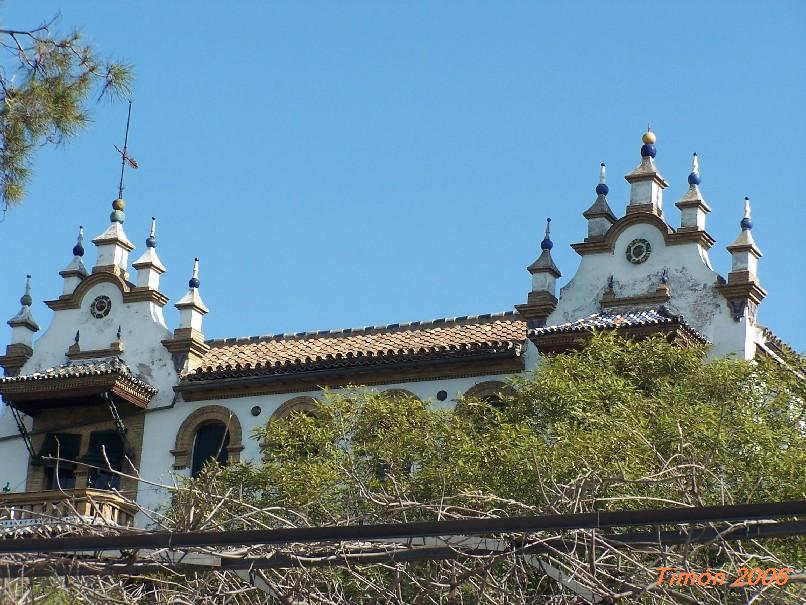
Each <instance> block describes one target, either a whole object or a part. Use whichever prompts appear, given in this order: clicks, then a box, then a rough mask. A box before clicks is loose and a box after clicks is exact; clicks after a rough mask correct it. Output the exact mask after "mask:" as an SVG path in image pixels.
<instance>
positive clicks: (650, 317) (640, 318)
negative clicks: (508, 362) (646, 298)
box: [529, 307, 708, 343]
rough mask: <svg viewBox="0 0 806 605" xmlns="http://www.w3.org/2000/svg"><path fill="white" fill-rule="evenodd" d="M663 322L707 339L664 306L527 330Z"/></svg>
mask: <svg viewBox="0 0 806 605" xmlns="http://www.w3.org/2000/svg"><path fill="white" fill-rule="evenodd" d="M664 324H680V325H682V326H684V327H685V328H686V329H687V330H688V331H689V332H691V334H692V335H693V336H695V338H697V339H698V340H701V341H702V342H703V343H707V342H708V340H707V339H706V338H705V336H703V335H702V334H700V333H699V332H697V331H696V330H695V329H694V328H692V327H691V326H689V325H688V323H686V320H685V319H684V318H683V317H682V316H679V315H674V314H673V313H671V312H670V311H669V310H668V309H667V308H666V307H660V308H658V309H643V310H634V311H623V312H603V313H596V314H594V315H590V316H588V317H584V318H582V319H577V320H575V321H569V322H566V323H563V324H557V325H554V326H546V327H544V328H534V329H532V330H530V331H529V334H530V335H534V336H541V335H543V334H563V333H569V332H589V331H591V330H611V329H618V328H630V327H636V326H652V325H664Z"/></svg>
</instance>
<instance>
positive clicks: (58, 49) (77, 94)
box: [0, 20, 132, 211]
mask: <svg viewBox="0 0 806 605" xmlns="http://www.w3.org/2000/svg"><path fill="white" fill-rule="evenodd" d="M54 21H55V20H53V21H51V22H49V23H46V24H44V25H41V26H39V27H36V28H33V29H28V30H26V29H9V28H3V29H0V48H1V49H2V51H4V52H3V53H2V63H0V206H2V209H3V210H4V211H5V210H7V209H8V208H9V207H10V206H13V205H16V204H19V203H20V202H21V201H22V200H23V198H24V195H25V188H26V185H27V183H28V181H29V179H30V178H31V173H32V165H33V156H34V154H35V152H36V150H37V149H38V148H39V147H41V146H43V145H49V144H59V143H62V142H64V141H66V140H67V139H69V138H71V137H73V136H74V135H76V134H77V133H78V132H79V131H81V130H82V129H83V128H84V127H85V126H86V125H87V123H88V121H89V113H88V105H89V102H90V100H91V99H92V98H93V97H94V98H97V99H98V100H101V99H104V98H106V99H115V98H118V97H127V96H128V95H129V94H130V92H131V83H132V68H131V66H129V65H126V64H123V63H120V62H115V61H110V60H106V59H101V58H100V57H99V56H98V54H97V52H96V50H95V49H94V48H93V46H92V45H91V44H90V43H88V42H87V41H86V40H85V39H84V38H83V37H82V35H81V34H80V33H79V32H78V31H73V32H72V33H68V34H59V33H57V32H55V31H54Z"/></svg>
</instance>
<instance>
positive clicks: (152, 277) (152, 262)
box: [132, 216, 165, 290]
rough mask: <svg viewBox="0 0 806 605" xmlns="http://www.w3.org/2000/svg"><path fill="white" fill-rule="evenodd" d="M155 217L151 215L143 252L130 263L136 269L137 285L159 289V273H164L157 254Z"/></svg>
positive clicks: (163, 267)
mask: <svg viewBox="0 0 806 605" xmlns="http://www.w3.org/2000/svg"><path fill="white" fill-rule="evenodd" d="M156 233H157V219H156V218H154V217H153V216H152V217H151V229H150V230H149V233H148V237H147V238H146V249H145V252H143V254H142V255H141V256H140V258H138V259H137V260H136V261H134V262H133V263H132V267H134V268H135V269H137V287H138V288H150V289H151V290H159V289H160V275H162V274H163V273H165V266H164V265H163V264H162V261H160V258H159V256H157V237H156Z"/></svg>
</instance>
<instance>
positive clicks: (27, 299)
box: [20, 275, 34, 307]
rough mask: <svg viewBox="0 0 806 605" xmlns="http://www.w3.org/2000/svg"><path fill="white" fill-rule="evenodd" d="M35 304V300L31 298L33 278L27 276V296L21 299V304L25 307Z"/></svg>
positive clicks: (24, 295)
mask: <svg viewBox="0 0 806 605" xmlns="http://www.w3.org/2000/svg"><path fill="white" fill-rule="evenodd" d="M33 302H34V299H33V298H32V297H31V276H30V275H26V276H25V294H23V295H22V297H20V304H21V305H22V306H23V307H30V306H31V305H32V304H33Z"/></svg>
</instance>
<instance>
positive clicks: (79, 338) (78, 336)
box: [73, 330, 81, 344]
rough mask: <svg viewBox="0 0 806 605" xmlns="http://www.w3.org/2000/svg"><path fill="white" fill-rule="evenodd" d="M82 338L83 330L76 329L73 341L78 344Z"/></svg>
mask: <svg viewBox="0 0 806 605" xmlns="http://www.w3.org/2000/svg"><path fill="white" fill-rule="evenodd" d="M79 340H81V330H76V336H75V338H73V342H75V343H76V344H78V341H79Z"/></svg>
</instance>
